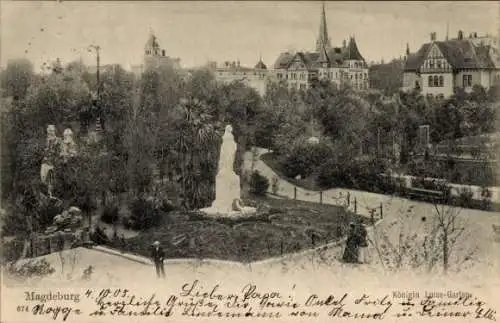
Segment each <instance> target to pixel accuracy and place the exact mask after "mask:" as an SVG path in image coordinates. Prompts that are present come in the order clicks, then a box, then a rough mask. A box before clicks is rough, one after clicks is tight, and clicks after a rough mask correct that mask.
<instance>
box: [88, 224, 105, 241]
mask: <svg viewBox="0 0 500 323" xmlns="http://www.w3.org/2000/svg"><path fill="white" fill-rule="evenodd" d="M90 240H92V241H93V242H95V243H96V244H98V245H102V244H108V243H109V238H108V235H107V234H106V232H104V230H103V229H102V228H101V227H99V226H98V227H96V228H95V230H94V232H92V234H91V235H90Z"/></svg>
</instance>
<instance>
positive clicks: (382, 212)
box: [380, 202, 384, 219]
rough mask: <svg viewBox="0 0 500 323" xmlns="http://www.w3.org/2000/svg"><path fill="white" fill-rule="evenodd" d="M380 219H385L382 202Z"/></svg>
mask: <svg viewBox="0 0 500 323" xmlns="http://www.w3.org/2000/svg"><path fill="white" fill-rule="evenodd" d="M380 218H381V219H383V218H384V206H383V205H382V202H380Z"/></svg>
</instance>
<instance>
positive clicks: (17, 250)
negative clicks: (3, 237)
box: [1, 238, 24, 263]
mask: <svg viewBox="0 0 500 323" xmlns="http://www.w3.org/2000/svg"><path fill="white" fill-rule="evenodd" d="M2 247H3V248H2V250H3V252H2V255H1V258H2V263H7V262H10V261H16V260H18V259H19V258H20V257H21V255H22V253H23V248H24V240H23V239H20V238H15V239H13V240H11V241H3V242H2Z"/></svg>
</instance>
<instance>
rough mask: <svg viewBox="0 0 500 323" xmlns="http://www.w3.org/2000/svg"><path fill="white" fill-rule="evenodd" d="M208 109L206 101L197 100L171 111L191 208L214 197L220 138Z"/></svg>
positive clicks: (187, 203)
mask: <svg viewBox="0 0 500 323" xmlns="http://www.w3.org/2000/svg"><path fill="white" fill-rule="evenodd" d="M208 110H210V109H209V108H208V107H207V106H206V105H205V104H204V103H203V102H201V101H198V100H196V99H194V100H188V101H184V102H182V103H181V104H179V105H178V106H177V107H176V108H175V110H174V113H173V114H172V117H173V119H172V120H171V122H172V123H173V124H172V127H173V128H174V129H175V130H176V132H177V134H178V137H177V146H176V148H177V151H178V153H179V156H180V159H181V160H179V161H178V162H179V163H180V165H179V166H180V169H181V181H182V191H183V194H184V203H185V207H186V208H188V209H193V208H200V207H203V206H206V205H208V204H209V203H210V202H211V201H212V200H213V198H214V190H213V184H214V182H215V175H216V173H217V164H218V163H217V161H218V158H219V145H220V140H218V138H217V135H216V133H217V123H216V121H215V120H214V119H213V117H212V116H211V115H210V114H208V113H206V111H208ZM207 192H208V193H207Z"/></svg>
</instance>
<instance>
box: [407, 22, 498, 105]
mask: <svg viewBox="0 0 500 323" xmlns="http://www.w3.org/2000/svg"><path fill="white" fill-rule="evenodd" d="M495 44H496V42H494V41H492V40H491V37H489V36H485V37H478V36H477V33H472V34H470V35H469V37H468V38H467V37H464V33H463V32H462V31H459V32H458V36H457V38H455V39H446V40H443V41H439V40H437V39H436V33H431V39H430V42H428V43H425V44H423V45H422V46H421V47H420V49H419V50H418V51H417V52H416V53H414V54H411V53H410V51H409V48H407V58H406V64H405V68H404V73H403V90H412V89H415V88H418V89H420V90H421V91H422V93H423V94H433V95H443V96H445V97H448V96H450V95H452V94H453V91H454V89H455V88H457V87H458V88H463V89H465V90H466V91H470V90H471V89H472V87H473V86H474V85H481V86H483V87H485V88H489V87H490V86H492V85H493V83H495V82H497V81H500V59H499V55H498V53H499V52H498V48H497V46H496V45H495Z"/></svg>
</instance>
